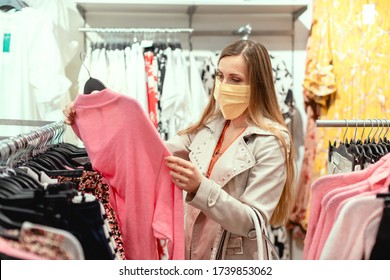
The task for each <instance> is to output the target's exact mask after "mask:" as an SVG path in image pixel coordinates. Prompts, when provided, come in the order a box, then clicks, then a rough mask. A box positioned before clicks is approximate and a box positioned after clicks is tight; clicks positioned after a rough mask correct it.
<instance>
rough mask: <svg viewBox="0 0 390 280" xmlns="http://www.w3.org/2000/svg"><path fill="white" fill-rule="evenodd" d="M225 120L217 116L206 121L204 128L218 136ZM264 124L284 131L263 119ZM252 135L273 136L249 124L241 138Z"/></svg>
mask: <svg viewBox="0 0 390 280" xmlns="http://www.w3.org/2000/svg"><path fill="white" fill-rule="evenodd" d="M225 121H226V120H225V119H224V118H223V117H222V114H220V115H217V116H216V117H215V118H213V119H212V120H210V121H208V122H207V123H206V124H205V126H206V127H208V128H209V129H210V132H211V133H212V134H217V135H220V134H221V132H222V129H223V124H224V123H225ZM264 123H265V124H269V125H273V126H276V127H279V128H280V129H282V130H285V128H284V127H282V126H280V125H279V124H278V123H276V122H274V121H272V120H270V119H268V118H264ZM252 134H258V135H274V134H273V133H272V132H271V131H268V130H265V129H263V128H260V127H258V126H256V125H254V124H249V126H248V127H247V129H246V130H245V131H244V133H243V136H244V137H245V136H250V135H252Z"/></svg>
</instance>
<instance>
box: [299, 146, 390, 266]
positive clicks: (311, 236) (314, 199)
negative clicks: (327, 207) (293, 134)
mask: <svg viewBox="0 0 390 280" xmlns="http://www.w3.org/2000/svg"><path fill="white" fill-rule="evenodd" d="M389 160H390V154H388V155H386V156H384V157H382V158H381V159H380V160H379V161H378V162H377V163H375V164H372V165H370V166H369V167H368V168H367V169H363V170H360V171H354V172H350V173H340V174H334V175H327V176H324V177H321V178H319V179H317V180H316V181H315V182H313V184H312V185H311V198H310V216H309V221H308V227H307V233H306V238H305V245H304V252H303V257H304V259H315V257H316V253H317V248H318V245H319V242H320V239H321V232H322V230H323V225H324V222H325V221H324V218H323V217H322V218H321V212H322V211H324V209H323V208H322V203H321V202H322V200H323V199H324V197H325V196H326V194H327V193H329V192H331V191H332V190H335V189H337V188H338V189H340V188H348V187H351V185H353V184H355V183H359V182H362V181H364V180H366V179H368V178H369V177H370V176H371V175H372V174H373V173H375V172H376V171H377V170H378V169H377V168H378V167H380V166H382V165H383V164H386V161H389ZM323 213H324V212H323ZM325 214H326V213H325Z"/></svg>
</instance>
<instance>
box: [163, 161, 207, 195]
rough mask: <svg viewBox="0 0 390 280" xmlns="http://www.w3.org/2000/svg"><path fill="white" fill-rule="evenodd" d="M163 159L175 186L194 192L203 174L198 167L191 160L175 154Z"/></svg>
mask: <svg viewBox="0 0 390 280" xmlns="http://www.w3.org/2000/svg"><path fill="white" fill-rule="evenodd" d="M165 160H166V164H167V166H168V168H169V169H170V170H171V171H170V172H169V174H170V175H171V177H172V181H173V182H174V183H175V184H176V186H178V187H179V188H180V189H182V190H185V191H187V192H189V193H196V192H197V191H198V188H199V186H200V183H201V182H202V176H203V175H202V173H201V172H200V171H199V170H198V168H196V166H195V165H194V164H193V163H192V162H190V161H187V160H184V159H182V158H179V157H175V156H168V157H166V158H165Z"/></svg>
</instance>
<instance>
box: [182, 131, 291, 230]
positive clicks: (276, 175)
mask: <svg viewBox="0 0 390 280" xmlns="http://www.w3.org/2000/svg"><path fill="white" fill-rule="evenodd" d="M283 135H284V136H285V139H286V141H287V143H288V144H289V143H290V142H289V140H288V135H287V134H286V133H283ZM253 144H254V157H255V160H256V162H255V165H254V166H253V167H252V168H251V169H249V170H248V177H247V180H246V186H245V190H244V192H243V193H242V195H241V196H240V197H238V198H235V197H233V196H231V195H230V194H229V193H228V192H226V191H225V190H224V189H223V188H221V186H220V185H218V184H217V183H215V182H213V181H212V180H210V179H207V178H203V181H202V183H201V185H200V187H199V189H198V192H197V193H196V195H191V194H188V195H187V197H186V201H187V203H189V204H191V205H193V206H194V207H196V208H198V209H200V210H202V211H203V212H204V213H205V214H206V215H207V216H209V217H210V218H211V219H213V220H214V221H216V222H217V223H219V224H220V225H221V226H222V227H224V228H225V229H226V230H228V231H229V232H231V233H234V234H238V235H241V236H248V234H249V232H251V231H252V230H253V228H254V224H253V222H252V219H251V216H250V211H253V210H252V209H251V207H250V206H252V207H255V208H256V209H258V210H259V211H260V212H261V213H262V214H263V216H264V218H265V219H266V221H269V219H270V217H271V216H272V213H273V212H274V210H275V208H276V206H277V204H278V202H279V199H280V197H281V194H282V192H283V188H284V184H285V182H286V167H285V163H286V161H285V154H284V149H283V147H282V145H281V143H280V142H279V141H278V139H277V138H276V137H275V136H273V135H267V136H262V137H256V138H255V140H254V143H253ZM236 176H240V174H239V175H236ZM248 237H249V236H248Z"/></svg>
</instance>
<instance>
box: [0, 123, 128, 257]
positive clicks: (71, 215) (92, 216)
mask: <svg viewBox="0 0 390 280" xmlns="http://www.w3.org/2000/svg"><path fill="white" fill-rule="evenodd" d="M65 129H66V126H65V125H64V123H63V122H55V123H50V124H47V125H45V126H43V127H41V128H39V129H36V130H33V131H30V132H28V133H23V134H20V135H18V136H15V137H10V138H7V139H4V140H2V141H0V244H1V245H0V259H3V260H10V259H27V260H34V259H37V260H42V259H70V260H80V259H87V260H88V259H95V260H110V259H111V260H112V259H125V257H124V252H123V247H122V237H121V234H120V230H119V227H118V223H117V219H116V217H115V213H114V212H113V210H112V208H111V207H110V205H109V203H108V201H109V192H108V185H107V184H105V183H104V182H103V181H102V177H101V174H99V173H98V172H96V171H93V169H92V166H91V164H90V162H89V157H88V155H87V153H86V151H85V148H79V147H77V146H75V145H73V144H69V143H64V142H62V136H63V134H64V131H65Z"/></svg>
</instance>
